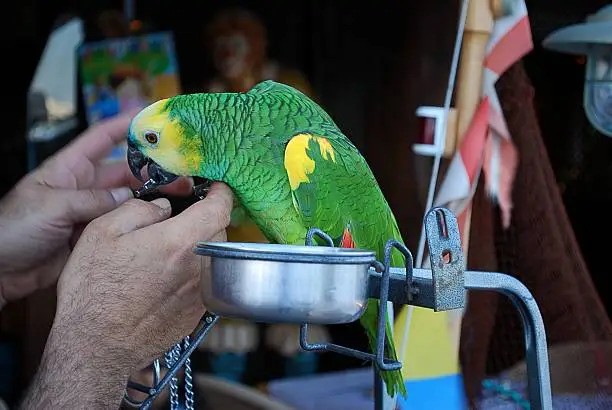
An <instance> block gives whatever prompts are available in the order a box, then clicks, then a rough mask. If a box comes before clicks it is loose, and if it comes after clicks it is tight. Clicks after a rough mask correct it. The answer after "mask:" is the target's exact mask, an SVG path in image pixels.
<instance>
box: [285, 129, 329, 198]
mask: <svg viewBox="0 0 612 410" xmlns="http://www.w3.org/2000/svg"><path fill="white" fill-rule="evenodd" d="M311 140H314V141H315V142H316V143H317V145H319V150H320V152H321V156H322V157H323V158H324V159H325V160H328V161H329V160H331V161H333V162H336V156H335V155H336V154H335V152H334V148H333V147H332V145H331V143H330V142H329V140H328V139H327V138H324V137H317V136H315V135H311V134H297V135H295V136H294V137H293V138H291V140H290V141H289V143H288V144H287V148H286V149H285V170H286V171H287V176H288V177H289V184H290V185H291V190H293V191H295V190H296V189H297V188H298V186H300V184H301V183H302V182H310V179H308V175H310V174H312V173H313V172H314V169H315V166H316V164H315V162H314V160H313V159H312V158H310V157H309V156H308V153H307V152H306V149H307V148H308V143H309V142H310V141H311Z"/></svg>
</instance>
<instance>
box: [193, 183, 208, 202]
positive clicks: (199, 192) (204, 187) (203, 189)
mask: <svg viewBox="0 0 612 410" xmlns="http://www.w3.org/2000/svg"><path fill="white" fill-rule="evenodd" d="M211 185H212V181H210V180H206V181H205V182H203V183H201V184H199V185H195V186H194V187H193V194H194V195H195V196H197V197H198V198H199V199H204V198H206V195H207V194H208V191H209V190H210V186H211Z"/></svg>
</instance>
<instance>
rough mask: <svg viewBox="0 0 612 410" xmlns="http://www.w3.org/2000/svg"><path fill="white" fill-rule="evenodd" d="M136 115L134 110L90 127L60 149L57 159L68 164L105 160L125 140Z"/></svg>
mask: <svg viewBox="0 0 612 410" xmlns="http://www.w3.org/2000/svg"><path fill="white" fill-rule="evenodd" d="M136 113H137V111H136V110H130V111H127V112H125V113H122V114H118V115H116V116H114V117H112V118H110V119H107V120H103V121H100V122H99V123H97V124H95V125H93V126H91V127H90V128H88V129H87V130H86V131H85V132H83V134H82V135H81V136H80V137H78V138H77V139H76V140H74V141H73V142H72V143H70V144H69V145H68V146H66V147H65V148H64V149H62V150H61V151H60V152H59V153H58V157H60V158H61V159H62V160H63V161H67V162H69V163H70V162H72V161H75V160H79V161H82V160H83V158H87V159H89V160H90V161H92V162H95V161H98V160H100V159H102V158H105V157H106V156H108V155H109V154H110V152H111V151H112V149H113V147H114V146H115V145H117V144H119V143H120V142H122V141H124V140H125V139H126V137H127V131H128V128H129V125H130V122H131V121H132V118H134V116H135V115H136Z"/></svg>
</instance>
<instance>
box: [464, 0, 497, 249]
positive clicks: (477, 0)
mask: <svg viewBox="0 0 612 410" xmlns="http://www.w3.org/2000/svg"><path fill="white" fill-rule="evenodd" d="M500 9H501V0H499V1H498V0H493V1H491V0H469V3H468V9H467V15H466V21H465V28H464V33H463V43H462V47H461V56H460V59H459V69H458V73H457V94H456V102H455V106H456V108H457V133H456V136H457V138H456V143H455V150H457V149H458V148H459V147H460V146H461V141H462V140H463V138H464V136H465V132H466V130H467V129H468V127H469V125H470V122H471V121H472V118H473V117H474V113H475V112H476V108H477V107H478V104H479V103H480V101H481V99H482V78H483V71H484V61H485V56H486V51H487V43H488V42H489V37H490V35H491V31H492V30H493V19H494V17H495V15H497V14H498V13H500ZM494 13H495V14H494ZM471 210H472V207H471V206H468V208H467V209H466V210H465V213H466V215H465V222H464V223H465V225H464V226H463V229H462V233H463V235H462V236H463V237H462V241H463V251H464V253H465V256H466V261H467V254H468V250H469V239H470V220H471ZM460 229H461V227H460Z"/></svg>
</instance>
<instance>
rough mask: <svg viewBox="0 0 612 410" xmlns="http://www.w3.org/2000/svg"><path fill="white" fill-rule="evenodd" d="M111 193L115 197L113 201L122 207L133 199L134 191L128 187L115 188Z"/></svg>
mask: <svg viewBox="0 0 612 410" xmlns="http://www.w3.org/2000/svg"><path fill="white" fill-rule="evenodd" d="M110 193H111V195H112V196H113V199H114V200H115V202H116V203H117V205H120V204H122V203H124V202H125V201H127V200H128V199H130V198H132V190H131V189H130V188H128V187H123V188H115V189H112V190H111V191H110Z"/></svg>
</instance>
